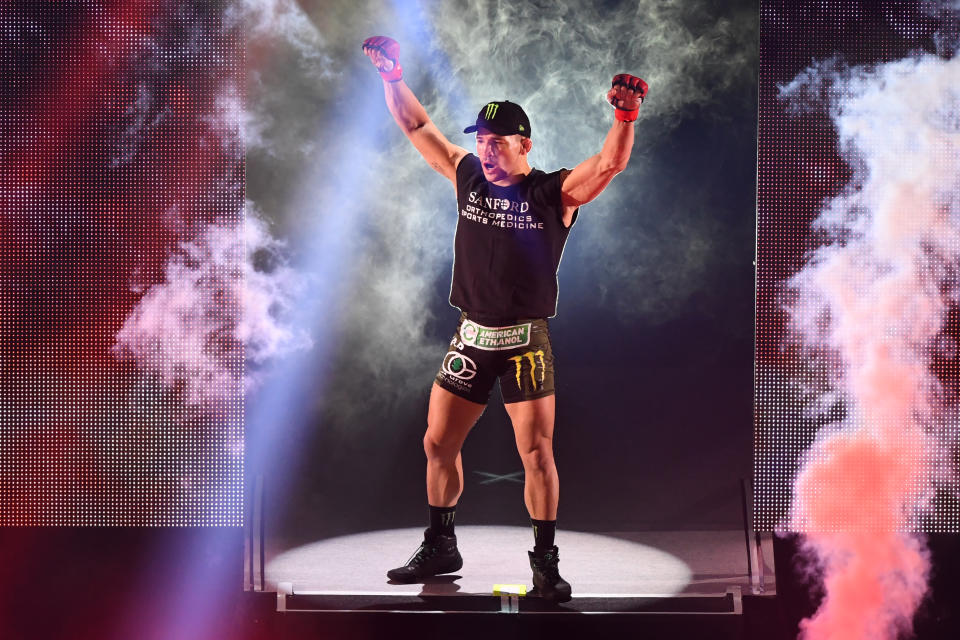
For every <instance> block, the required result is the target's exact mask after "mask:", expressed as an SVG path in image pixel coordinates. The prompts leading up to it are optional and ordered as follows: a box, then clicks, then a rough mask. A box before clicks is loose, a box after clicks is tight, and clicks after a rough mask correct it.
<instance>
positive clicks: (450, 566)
mask: <svg viewBox="0 0 960 640" xmlns="http://www.w3.org/2000/svg"><path fill="white" fill-rule="evenodd" d="M462 566H463V558H461V557H460V552H459V551H457V536H444V535H440V534H437V533H434V532H433V530H432V529H427V530H426V531H424V532H423V544H421V545H420V548H419V549H417V551H416V553H414V554H413V557H411V558H410V559H409V560H407V564H406V566H403V567H398V568H396V569H391V570H390V571H387V577H388V578H390V579H391V580H393V581H395V582H419V581H420V580H423V579H424V578H429V577H430V576H436V575H439V574H441V573H452V572H454V571H458V570H459V569H460V568H461V567H462Z"/></svg>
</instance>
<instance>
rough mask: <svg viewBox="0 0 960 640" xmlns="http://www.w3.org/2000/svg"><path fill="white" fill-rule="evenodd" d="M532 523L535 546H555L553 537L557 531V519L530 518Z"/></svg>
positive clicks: (543, 547)
mask: <svg viewBox="0 0 960 640" xmlns="http://www.w3.org/2000/svg"><path fill="white" fill-rule="evenodd" d="M530 524H532V525H533V548H534V550H537V549H546V548H548V547H552V546H553V537H554V535H555V534H556V533H557V521H556V520H534V519H533V518H530Z"/></svg>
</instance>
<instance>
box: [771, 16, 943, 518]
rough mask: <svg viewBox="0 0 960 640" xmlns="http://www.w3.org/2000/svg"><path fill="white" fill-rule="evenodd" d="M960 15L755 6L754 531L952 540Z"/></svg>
mask: <svg viewBox="0 0 960 640" xmlns="http://www.w3.org/2000/svg"><path fill="white" fill-rule="evenodd" d="M955 14H956V11H955V10H950V9H949V7H947V5H946V4H945V3H921V2H913V3H911V2H899V3H892V2H891V3H883V2H880V3H865V2H831V3H810V2H802V1H799V0H798V1H790V2H788V1H766V0H765V1H763V2H762V3H761V55H760V99H759V150H758V163H759V165H758V213H757V215H758V224H757V233H758V243H757V280H756V297H757V316H756V323H757V324H756V368H755V372H756V375H755V432H754V434H755V442H754V443H755V468H754V479H755V483H754V517H755V523H756V528H757V529H759V530H773V529H780V528H785V529H794V530H805V529H808V528H813V527H816V528H827V529H845V528H848V527H850V528H860V527H866V528H871V527H872V528H876V527H887V526H893V527H895V528H898V529H905V530H911V529H922V530H926V531H931V532H956V531H960V510H958V500H957V490H956V487H957V483H956V477H957V474H956V459H957V449H956V447H957V444H956V443H957V441H958V437H960V429H958V426H957V424H958V420H957V393H958V389H960V369H958V366H957V362H958V360H957V347H956V344H957V337H958V334H960V322H958V320H960V315H958V306H957V298H958V294H957V291H958V285H960V283H958V281H957V265H958V257H960V241H958V238H960V235H958V234H957V228H958V222H957V221H958V220H960V210H958V207H957V203H958V202H960V189H958V184H957V171H958V166H957V164H958V158H960V152H958V149H960V146H958V144H960V143H958V138H960V94H958V93H957V92H956V87H957V86H960V69H958V67H957V64H958V60H957V58H956V56H955V51H956V44H957V33H958V30H957V24H958V23H957V19H956V15H955ZM831 434H832V436H831ZM844 434H857V435H856V436H850V437H849V438H848V437H847V436H846V435H844ZM864 434H867V435H868V437H866V438H863V437H862V436H863V435H864ZM828 436H830V437H833V439H832V440H831V441H830V442H831V446H819V445H823V444H824V442H825V441H826V439H827V438H828ZM857 438H859V440H856V439H857ZM855 440H856V445H857V446H856V447H855V446H853V445H852V444H851V443H854V442H855ZM840 445H843V446H846V445H851V446H849V447H847V448H846V449H844V450H843V453H842V454H838V453H837V452H838V451H839V450H840ZM861 445H863V446H861ZM857 447H859V448H857ZM831 456H833V458H831ZM842 456H846V457H842ZM830 465H833V466H832V467H831V466H830ZM827 469H832V470H833V471H834V473H833V475H831V474H830V473H824V471H825V470H827ZM878 469H879V470H880V471H879V472H878ZM837 470H839V471H837ZM795 487H797V489H796V491H795ZM888 489H889V490H890V491H891V492H893V493H896V492H897V491H899V492H900V493H896V495H895V496H894V500H893V502H892V504H897V503H898V502H897V501H902V502H903V504H904V505H905V506H903V508H902V509H901V510H900V511H899V512H897V513H895V514H894V515H893V517H892V518H890V519H884V518H885V517H886V516H884V515H883V512H882V511H878V512H877V513H873V514H870V515H868V516H863V513H864V512H866V511H868V509H867V505H875V504H876V502H877V501H879V500H882V499H885V498H884V495H881V494H883V491H886V490H888ZM831 492H832V493H833V495H834V496H836V497H837V498H838V499H837V500H836V501H835V503H834V505H833V506H835V507H837V508H834V509H833V510H832V511H829V510H821V511H819V512H817V511H815V510H814V509H813V508H812V507H811V506H810V505H813V503H814V502H816V501H818V500H821V498H823V497H824V496H827V495H828V494H831ZM804 496H806V497H804ZM804 500H806V501H807V502H806V503H804V505H805V506H806V507H808V508H805V509H804V510H802V512H801V511H797V512H796V513H794V515H793V516H791V513H792V512H793V511H792V509H791V507H792V506H793V508H794V509H796V507H797V505H798V504H799V503H800V502H802V501H804ZM918 506H919V508H916V507H918ZM895 508H896V507H895ZM797 513H800V514H801V515H800V517H799V518H796V515H797ZM814 513H816V517H817V518H819V519H818V520H816V522H814V519H813V517H814V516H812V515H811V514H814Z"/></svg>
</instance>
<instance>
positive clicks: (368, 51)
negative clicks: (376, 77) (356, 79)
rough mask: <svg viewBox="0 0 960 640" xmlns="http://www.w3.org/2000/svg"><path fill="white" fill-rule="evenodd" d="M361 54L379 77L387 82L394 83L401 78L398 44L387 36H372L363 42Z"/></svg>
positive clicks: (401, 70)
mask: <svg viewBox="0 0 960 640" xmlns="http://www.w3.org/2000/svg"><path fill="white" fill-rule="evenodd" d="M363 53H364V55H366V56H367V57H368V58H370V62H372V63H373V66H375V67H376V68H377V71H379V72H380V75H381V76H382V77H383V79H384V80H386V81H388V82H396V81H397V80H400V79H402V78H403V69H402V68H401V67H400V43H398V42H397V41H396V40H394V39H393V38H388V37H387V36H373V37H371V38H367V39H366V40H364V41H363Z"/></svg>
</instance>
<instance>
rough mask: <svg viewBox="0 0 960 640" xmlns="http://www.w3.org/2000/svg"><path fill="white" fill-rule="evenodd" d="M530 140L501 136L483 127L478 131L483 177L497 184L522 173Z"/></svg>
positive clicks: (479, 156)
mask: <svg viewBox="0 0 960 640" xmlns="http://www.w3.org/2000/svg"><path fill="white" fill-rule="evenodd" d="M529 150H530V139H529V138H525V137H523V136H521V135H519V134H514V135H512V136H501V135H499V134H496V133H493V132H492V131H489V130H487V129H484V128H483V127H481V128H479V129H477V157H478V158H480V162H482V163H483V177H484V178H486V179H487V181H488V182H497V181H499V180H503V179H505V178H509V177H510V176H513V175H516V174H518V173H522V170H523V169H524V168H525V160H526V155H527V151H529Z"/></svg>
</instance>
